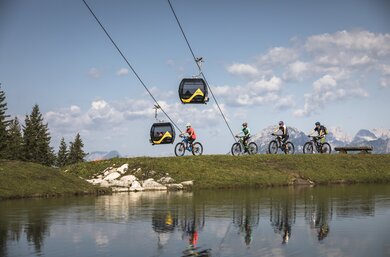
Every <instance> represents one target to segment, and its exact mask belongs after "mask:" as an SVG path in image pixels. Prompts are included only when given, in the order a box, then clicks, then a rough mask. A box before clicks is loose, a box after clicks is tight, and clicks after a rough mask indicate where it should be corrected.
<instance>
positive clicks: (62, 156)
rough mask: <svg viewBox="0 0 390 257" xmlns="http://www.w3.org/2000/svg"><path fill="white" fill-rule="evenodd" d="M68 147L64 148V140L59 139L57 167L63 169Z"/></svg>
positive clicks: (66, 161)
mask: <svg viewBox="0 0 390 257" xmlns="http://www.w3.org/2000/svg"><path fill="white" fill-rule="evenodd" d="M68 155H69V152H68V147H67V146H66V143H65V140H64V138H61V142H60V148H59V150H58V154H57V166H58V167H64V166H65V165H66V164H67V163H68Z"/></svg>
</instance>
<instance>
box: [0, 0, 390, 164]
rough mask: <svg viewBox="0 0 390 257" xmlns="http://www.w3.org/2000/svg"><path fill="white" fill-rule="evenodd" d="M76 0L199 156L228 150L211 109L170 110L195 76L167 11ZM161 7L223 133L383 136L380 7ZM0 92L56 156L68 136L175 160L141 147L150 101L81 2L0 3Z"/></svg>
mask: <svg viewBox="0 0 390 257" xmlns="http://www.w3.org/2000/svg"><path fill="white" fill-rule="evenodd" d="M87 2H88V4H89V5H90V7H91V8H92V9H93V10H94V12H95V14H96V15H97V16H98V17H99V19H100V21H101V22H102V24H103V25H104V26H105V27H106V29H107V31H108V32H109V33H110V35H111V37H112V38H113V39H114V41H115V42H116V43H117V45H118V47H119V48H120V49H121V51H122V52H123V54H124V55H125V56H126V58H127V59H128V60H129V62H130V63H131V65H132V66H133V68H134V69H135V70H136V72H137V73H138V75H139V76H140V77H141V79H142V80H143V82H144V83H145V85H146V86H147V87H148V88H150V90H151V92H152V93H153V95H154V96H155V97H156V99H157V100H158V102H159V104H160V105H161V106H162V107H163V108H164V110H165V111H166V112H167V113H168V114H169V115H170V116H171V117H172V119H173V120H174V121H175V122H176V123H177V124H178V125H179V126H180V127H181V129H184V126H185V124H186V123H187V122H190V123H191V124H192V125H193V127H194V129H195V130H196V133H197V135H198V140H199V141H200V142H202V143H203V146H204V153H205V154H214V153H221V154H224V153H227V152H229V150H230V147H231V145H232V144H233V142H234V141H233V138H232V136H231V134H230V132H229V130H228V128H227V126H226V124H225V123H224V121H223V119H222V117H221V115H220V113H219V111H218V108H217V106H216V105H215V102H214V101H213V100H212V99H211V100H210V102H209V103H208V104H207V105H182V104H181V102H180V100H179V97H178V93H177V90H178V85H179V83H180V81H181V79H182V78H184V77H191V76H194V75H197V74H198V71H197V66H196V64H195V63H194V61H193V59H192V56H191V53H190V51H189V49H188V47H187V45H186V43H185V41H184V39H183V36H182V35H181V32H180V30H179V27H178V25H177V23H176V21H175V19H174V16H173V14H172V12H171V10H170V7H169V4H168V2H167V1H164V0H159V1H158V0H145V1H131V0H129V1H124V0H123V1H120V0H115V1H107V0H106V1H104V0H94V1H92V0H89V1H87ZM171 2H172V5H173V7H174V8H175V11H176V14H177V15H178V18H179V19H180V22H181V24H182V26H183V29H184V31H185V33H186V35H187V37H188V40H189V42H190V44H191V46H192V48H193V50H194V53H195V55H196V56H197V57H200V56H201V57H203V58H204V60H205V62H204V64H203V66H202V70H203V72H204V75H205V76H206V78H207V81H208V82H209V84H210V87H211V88H212V90H213V92H214V94H215V96H216V98H217V100H218V102H219V103H220V106H221V108H222V110H223V112H224V114H225V115H226V117H227V119H228V122H229V125H230V127H231V128H232V130H233V132H234V133H238V132H239V131H240V129H241V124H242V123H243V122H244V121H246V122H248V123H249V127H250V129H251V131H252V134H255V133H256V132H259V131H261V130H262V129H264V128H265V127H268V126H270V125H276V124H277V123H278V122H279V121H280V120H283V121H284V122H285V123H286V124H287V125H288V126H293V127H296V128H298V129H300V130H302V131H304V132H309V131H310V130H312V129H313V127H314V123H315V122H316V121H320V122H321V123H323V124H324V125H325V126H327V127H328V128H339V129H341V130H342V131H344V132H345V133H346V134H348V135H349V136H353V135H354V134H355V133H356V132H357V131H358V130H359V129H363V128H367V129H371V128H387V129H390V118H389V114H388V111H389V107H390V101H389V97H390V2H389V1H388V0H345V1H333V0H330V1H313V0H310V1H303V0H297V1H282V0H275V1H260V0H259V1H254V0H253V1H250V0H241V1H233V0H224V1H222V0H213V1H210V0H196V1H195V0H171ZM0 83H1V89H2V90H3V91H5V93H6V97H7V104H8V114H10V115H11V116H18V117H19V118H20V120H21V121H22V122H23V121H24V117H25V115H26V114H29V113H31V110H32V107H33V106H34V105H35V104H38V105H39V107H40V110H41V112H42V114H43V115H44V118H45V122H47V123H48V125H49V130H50V133H51V136H52V146H53V147H54V149H55V150H57V149H58V144H59V141H60V139H61V137H64V138H65V140H66V141H67V142H69V141H72V140H73V139H74V137H75V135H76V134H77V133H80V135H81V138H82V139H83V142H84V145H85V148H84V150H85V151H86V152H93V151H110V150H117V151H119V152H120V154H122V155H126V156H143V155H152V156H160V155H163V156H165V155H173V148H174V145H160V146H152V145H150V143H149V131H150V126H151V125H152V123H153V122H155V118H154V111H153V109H152V108H153V105H154V102H153V100H152V99H151V98H150V96H149V95H148V94H147V92H146V91H145V89H144V88H143V87H142V85H141V84H140V82H139V81H138V80H137V78H136V77H135V76H134V74H133V73H132V71H131V70H130V69H129V67H128V66H127V64H126V63H125V62H124V60H123V59H122V58H121V56H120V55H119V53H118V52H117V51H116V49H115V48H114V46H113V45H112V44H111V42H110V41H109V39H108V38H107V36H106V35H105V34H104V32H103V31H102V29H101V28H100V27H99V25H98V24H97V22H96V21H95V20H94V18H93V17H92V16H91V14H90V13H89V11H88V9H87V8H86V6H85V5H84V3H83V2H82V0H66V1H65V0H62V1H60V0H36V1H28V0H18V1H15V0H0ZM158 118H159V119H163V120H167V118H166V117H164V115H163V114H162V113H160V114H159V116H158ZM178 141H179V139H178V138H177V139H176V141H175V143H176V142H178Z"/></svg>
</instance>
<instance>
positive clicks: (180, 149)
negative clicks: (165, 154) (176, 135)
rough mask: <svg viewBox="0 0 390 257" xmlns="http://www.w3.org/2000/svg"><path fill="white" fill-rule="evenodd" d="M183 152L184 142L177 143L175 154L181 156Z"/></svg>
mask: <svg viewBox="0 0 390 257" xmlns="http://www.w3.org/2000/svg"><path fill="white" fill-rule="evenodd" d="M185 152H186V146H185V145H184V143H182V142H180V143H177V144H176V146H175V155H176V156H183V155H184V153H185Z"/></svg>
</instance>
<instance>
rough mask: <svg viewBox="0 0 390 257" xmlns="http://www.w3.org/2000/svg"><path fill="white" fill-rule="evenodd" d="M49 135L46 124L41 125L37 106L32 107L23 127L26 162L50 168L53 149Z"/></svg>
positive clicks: (53, 159) (40, 116)
mask: <svg viewBox="0 0 390 257" xmlns="http://www.w3.org/2000/svg"><path fill="white" fill-rule="evenodd" d="M50 139H51V137H50V133H49V129H48V125H47V123H46V124H44V123H43V117H42V114H41V113H40V111H39V106H38V105H37V104H36V105H35V106H34V107H33V110H32V112H31V114H30V115H29V116H28V115H26V119H25V125H24V127H23V158H24V160H26V161H31V162H36V163H41V164H44V165H47V166H50V165H52V164H53V163H54V161H55V155H54V153H53V148H52V147H51V146H50Z"/></svg>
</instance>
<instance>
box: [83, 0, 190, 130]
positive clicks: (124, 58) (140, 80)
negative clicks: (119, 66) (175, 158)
mask: <svg viewBox="0 0 390 257" xmlns="http://www.w3.org/2000/svg"><path fill="white" fill-rule="evenodd" d="M82 1H83V2H84V4H85V6H86V7H87V8H88V10H89V11H90V13H91V14H92V16H93V17H94V18H95V20H96V21H97V23H98V24H99V25H100V27H101V28H102V30H103V31H104V33H105V34H106V35H107V37H108V38H109V39H110V41H111V43H112V44H113V45H114V47H115V48H116V50H117V51H118V52H119V54H120V55H121V56H122V58H123V60H124V61H125V62H126V63H127V66H129V68H130V69H131V71H132V72H133V74H134V75H135V76H136V77H137V79H138V80H139V82H140V83H141V85H142V86H143V87H144V88H145V90H146V91H147V92H148V94H149V95H150V97H151V98H152V99H153V101H154V102H155V103H156V104H157V106H158V107H159V109H160V110H161V111H162V112H163V113H164V114H165V116H167V118H168V119H169V120H170V121H171V122H172V124H173V125H174V126H175V127H176V128H177V129H178V130H179V131H180V133H183V132H182V131H181V129H180V128H179V127H178V126H177V125H176V123H175V122H174V121H173V120H172V119H171V117H170V116H169V115H168V113H166V112H165V111H164V109H163V108H162V107H161V105H160V104H159V103H158V102H157V100H156V98H155V97H154V96H153V94H152V92H150V90H149V89H148V87H147V86H146V85H145V83H144V82H143V81H142V79H141V77H140V76H139V75H138V73H137V72H136V71H135V69H134V68H133V66H132V65H131V64H130V62H129V61H128V60H127V58H126V57H125V56H124V54H123V53H122V51H121V50H120V49H119V47H118V45H117V44H116V43H115V41H114V40H113V39H112V37H111V36H110V34H109V33H108V31H107V30H106V29H105V27H104V26H103V24H102V23H101V22H100V20H99V18H98V17H97V16H96V15H95V13H94V12H93V11H92V9H91V7H89V5H88V4H87V2H86V1H85V0H82Z"/></svg>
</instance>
